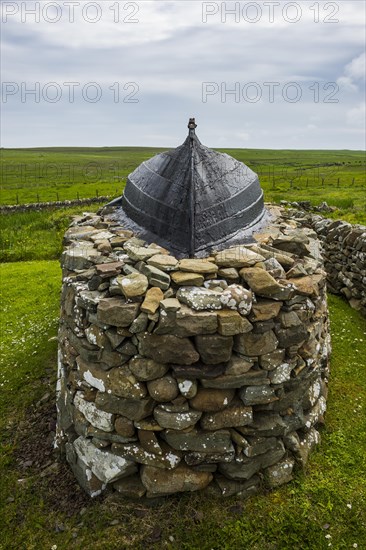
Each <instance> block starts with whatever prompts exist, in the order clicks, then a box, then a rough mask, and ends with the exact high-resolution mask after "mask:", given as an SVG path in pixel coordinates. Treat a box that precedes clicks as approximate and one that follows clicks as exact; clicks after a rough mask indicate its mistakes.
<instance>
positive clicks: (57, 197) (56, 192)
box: [56, 191, 60, 201]
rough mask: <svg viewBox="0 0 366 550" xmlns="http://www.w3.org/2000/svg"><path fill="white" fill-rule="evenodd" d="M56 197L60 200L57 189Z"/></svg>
mask: <svg viewBox="0 0 366 550" xmlns="http://www.w3.org/2000/svg"><path fill="white" fill-rule="evenodd" d="M56 197H57V200H58V201H59V200H60V199H59V196H58V192H57V191H56Z"/></svg>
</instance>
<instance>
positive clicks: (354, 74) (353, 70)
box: [345, 52, 366, 80]
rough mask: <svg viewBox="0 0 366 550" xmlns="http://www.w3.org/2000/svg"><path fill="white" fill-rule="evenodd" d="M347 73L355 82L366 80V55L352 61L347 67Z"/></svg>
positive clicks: (363, 54)
mask: <svg viewBox="0 0 366 550" xmlns="http://www.w3.org/2000/svg"><path fill="white" fill-rule="evenodd" d="M345 73H346V75H347V76H349V77H350V78H351V79H353V80H365V78H366V53H365V52H363V53H362V54H361V55H359V56H358V57H355V58H354V59H352V61H351V62H350V63H348V65H347V66H346V69H345Z"/></svg>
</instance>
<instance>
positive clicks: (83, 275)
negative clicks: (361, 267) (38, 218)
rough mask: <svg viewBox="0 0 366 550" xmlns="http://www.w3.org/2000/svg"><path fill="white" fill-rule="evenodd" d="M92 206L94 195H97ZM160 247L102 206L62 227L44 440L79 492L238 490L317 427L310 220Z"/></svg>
mask: <svg viewBox="0 0 366 550" xmlns="http://www.w3.org/2000/svg"><path fill="white" fill-rule="evenodd" d="M102 212H103V211H102ZM271 212H272V222H271V224H272V225H268V226H267V227H266V228H265V229H264V230H262V233H261V234H257V235H254V239H253V243H252V244H245V245H240V246H235V247H232V248H229V249H226V250H221V251H219V252H215V253H212V255H211V256H210V257H207V258H204V259H188V258H187V259H181V260H178V259H176V258H174V257H173V256H172V255H171V254H170V253H169V252H168V251H167V250H164V249H162V248H161V247H160V246H158V245H156V244H152V243H145V242H143V241H142V240H140V239H139V238H137V237H136V236H134V235H133V234H132V232H131V231H127V230H125V229H124V228H123V227H120V226H119V225H118V223H117V222H115V221H113V219H112V217H111V216H109V215H108V214H105V215H103V214H99V215H96V214H85V215H83V216H79V217H77V218H75V219H74V222H73V223H72V225H71V227H70V228H69V230H68V231H67V233H66V235H65V246H66V248H65V250H64V253H63V256H62V268H63V288H62V299H61V323H60V331H59V380H58V386H57V408H58V425H57V434H56V443H55V445H56V447H58V448H59V449H60V450H61V451H62V452H63V453H64V454H65V455H66V458H67V461H68V462H69V464H70V466H71V468H72V470H73V472H74V474H75V476H76V478H77V479H78V481H79V483H80V485H81V486H82V487H83V488H84V489H85V490H86V491H87V493H88V494H89V495H91V496H97V495H99V494H101V493H102V492H103V491H104V490H105V489H106V488H109V489H111V490H115V491H118V492H119V493H121V494H123V495H126V496H130V497H135V498H137V497H143V496H146V497H150V498H151V497H159V496H165V495H169V494H173V493H178V492H182V491H196V490H203V489H205V491H207V492H208V494H219V495H223V496H231V495H234V494H235V495H239V496H243V497H246V496H248V495H251V494H253V493H254V492H256V491H258V490H259V489H260V488H261V487H263V486H264V487H268V488H273V487H276V486H278V485H281V484H282V483H285V482H288V481H290V480H291V479H292V471H293V468H294V465H295V464H298V465H300V466H302V467H304V466H305V464H306V462H307V459H308V455H309V452H310V451H311V450H312V449H313V447H314V446H315V445H316V444H317V443H318V442H319V432H318V431H317V427H318V425H319V424H321V423H322V422H323V415H324V412H325V409H326V396H327V390H326V387H327V376H328V358H329V352H330V342H329V333H328V313H327V303H326V287H325V272H324V271H323V268H322V260H321V258H320V256H319V242H318V240H317V238H316V234H315V233H314V231H313V230H312V229H309V228H308V229H306V228H305V229H304V228H301V227H299V226H297V224H296V223H295V222H294V221H292V220H284V219H283V218H282V217H281V210H280V209H275V208H272V211H271Z"/></svg>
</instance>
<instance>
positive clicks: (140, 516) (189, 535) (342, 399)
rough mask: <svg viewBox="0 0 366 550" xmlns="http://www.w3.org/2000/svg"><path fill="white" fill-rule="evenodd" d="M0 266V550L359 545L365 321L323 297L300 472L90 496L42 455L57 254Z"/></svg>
mask: <svg viewBox="0 0 366 550" xmlns="http://www.w3.org/2000/svg"><path fill="white" fill-rule="evenodd" d="M0 275H1V287H2V304H3V307H2V311H1V317H0V320H1V329H2V339H3V343H2V348H1V351H2V363H1V370H0V388H1V394H0V412H1V415H0V430H1V439H0V441H1V455H0V470H1V472H0V484H1V486H0V548H1V550H8V549H17V550H18V549H23V548H24V549H37V550H39V549H41V550H43V549H47V550H51V549H52V548H53V549H54V550H56V548H57V550H61V549H82V550H84V549H85V548H91V549H101V550H102V549H103V550H109V549H111V550H112V549H116V550H117V549H118V550H119V549H124V548H131V549H138V548H143V549H145V550H146V549H147V548H167V549H179V550H180V549H197V550H198V549H203V550H206V549H207V550H209V549H211V548H212V549H215V550H216V549H217V550H222V549H227V550H232V549H233V548H236V549H248V550H249V549H250V550H294V549H299V550H300V549H301V550H305V549H312V550H323V549H324V550H325V549H329V548H331V549H337V550H338V549H343V548H344V549H352V548H358V549H360V550H361V549H362V550H363V549H364V548H365V547H366V461H365V449H366V415H365V403H366V399H365V398H366V359H365V357H366V354H365V342H366V321H365V319H363V318H362V317H361V316H360V315H359V313H357V312H356V311H353V310H352V309H350V307H349V306H348V304H347V303H345V302H344V301H343V300H342V299H341V298H339V297H335V296H329V306H330V317H331V331H332V342H333V354H332V360H331V378H330V382H329V398H328V412H327V415H326V427H325V428H324V429H322V431H321V433H322V444H321V446H320V447H319V448H318V449H317V450H316V451H315V452H314V453H313V454H312V455H311V459H310V462H309V464H308V467H307V470H306V472H301V471H297V472H296V474H295V477H294V480H293V481H292V482H291V483H290V484H288V485H286V486H284V487H281V488H279V489H277V490H275V491H273V492H270V493H267V494H261V495H257V496H253V497H251V498H250V499H249V500H246V501H241V500H240V499H237V498H235V497H232V498H229V499H214V498H212V497H207V496H204V495H202V494H194V493H192V494H182V495H181V496H174V497H172V498H168V499H164V500H161V501H160V500H159V501H152V502H150V503H147V502H126V501H123V500H121V499H118V498H117V497H115V496H105V497H101V498H99V499H98V500H96V501H90V500H89V499H85V497H83V496H82V493H81V490H80V489H79V488H78V487H77V485H76V484H75V482H74V480H73V477H72V475H71V473H70V472H69V470H68V468H67V467H66V466H65V465H59V466H58V468H56V469H55V470H53V466H54V464H53V463H51V465H50V464H49V463H48V462H47V461H45V460H43V457H42V453H43V452H44V449H47V445H48V446H50V443H49V442H48V443H47V444H46V443H45V441H46V440H47V438H48V439H49V435H50V433H49V432H50V430H51V428H45V427H44V426H47V422H46V420H47V415H50V416H51V414H52V413H51V412H50V410H52V409H53V408H54V406H53V402H54V384H55V378H56V341H55V340H53V339H52V338H53V337H54V336H56V330H57V317H58V301H59V289H60V269H59V265H58V262H55V261H53V262H46V261H42V262H25V263H18V264H3V265H1V266H0ZM45 393H46V397H45V396H44V394H45ZM47 394H50V397H49V398H47ZM47 399H48V401H47ZM45 402H46V405H47V403H48V405H47V406H45V405H44V403H45ZM45 416H46V418H44V417H45ZM36 436H37V437H36ZM43 440H44V441H43ZM37 445H38V447H37ZM24 449H25V450H27V449H28V451H29V453H30V454H31V455H32V457H34V456H35V457H37V454H38V459H37V460H38V462H39V465H38V466H37V465H33V466H30V467H29V468H25V465H24V463H22V462H21V461H20V458H19V457H20V456H22V458H23V459H24V458H26V456H27V454H26V452H25V451H24ZM36 463H37V461H36ZM56 466H57V465H56ZM356 545H357V546H356Z"/></svg>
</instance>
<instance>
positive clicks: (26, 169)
mask: <svg viewBox="0 0 366 550" xmlns="http://www.w3.org/2000/svg"><path fill="white" fill-rule="evenodd" d="M163 150H165V149H157V148H152V147H103V148H82V147H74V148H66V147H63V148H62V147H61V148H44V149H2V150H1V159H0V163H1V180H0V191H1V199H0V204H15V203H16V202H17V201H18V202H20V203H26V202H37V201H38V200H41V201H55V200H57V199H58V198H59V199H60V200H66V199H76V198H78V197H80V198H85V197H94V196H96V194H97V193H98V194H99V195H111V196H118V195H120V194H121V192H122V189H123V187H124V184H125V181H126V177H127V175H128V174H129V173H130V172H132V171H133V170H134V169H135V168H136V167H137V166H138V165H139V164H140V163H141V162H142V161H143V160H146V159H148V158H150V157H151V156H153V155H155V154H156V153H158V152H161V151H163ZM223 151H224V152H226V153H228V154H230V155H232V156H233V157H235V158H237V159H238V160H240V161H242V162H244V163H245V164H247V165H248V166H249V167H250V168H251V169H252V170H254V171H255V172H257V173H258V175H259V178H260V181H261V185H262V187H263V189H264V191H265V195H266V199H267V200H275V201H277V200H280V199H288V200H297V199H308V198H311V199H312V200H313V201H315V202H321V201H323V200H327V201H328V202H330V203H331V204H335V203H334V201H336V200H339V199H345V198H348V197H349V196H350V194H352V198H353V200H354V206H355V207H357V208H361V209H363V210H365V209H366V202H365V201H366V199H365V194H366V193H365V190H366V173H365V167H366V157H365V152H364V151H311V150H308V151H297V150H266V149H225V150H223Z"/></svg>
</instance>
